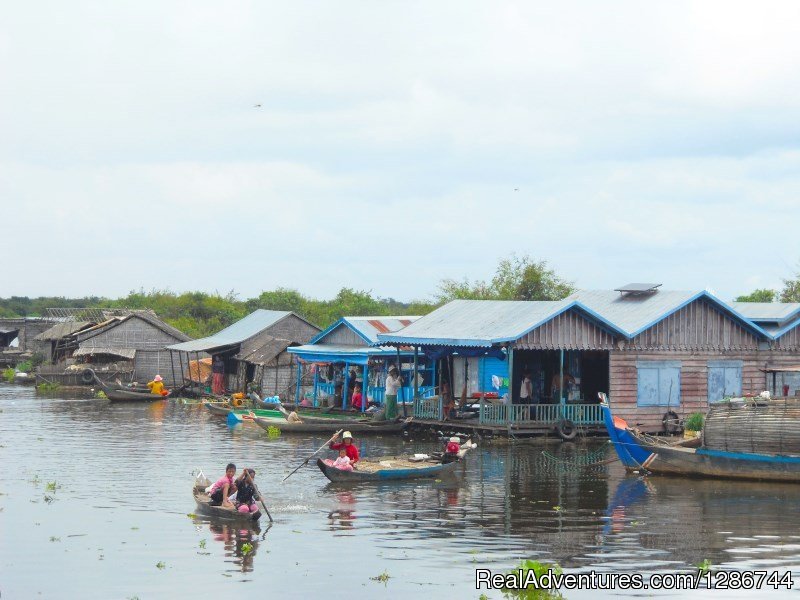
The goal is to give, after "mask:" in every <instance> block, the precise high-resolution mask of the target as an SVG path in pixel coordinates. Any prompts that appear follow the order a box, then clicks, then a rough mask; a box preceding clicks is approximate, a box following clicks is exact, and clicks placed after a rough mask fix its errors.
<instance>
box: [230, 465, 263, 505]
mask: <svg viewBox="0 0 800 600" xmlns="http://www.w3.org/2000/svg"><path fill="white" fill-rule="evenodd" d="M255 478H256V471H255V469H243V470H242V474H241V475H240V476H239V478H238V479H237V480H236V482H235V483H236V500H235V501H234V506H236V510H238V511H239V512H240V513H254V512H258V505H257V504H256V500H258V494H256V487H255V485H253V480H254V479H255Z"/></svg>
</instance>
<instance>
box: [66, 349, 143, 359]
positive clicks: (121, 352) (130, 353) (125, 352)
mask: <svg viewBox="0 0 800 600" xmlns="http://www.w3.org/2000/svg"><path fill="white" fill-rule="evenodd" d="M96 354H108V355H110V356H119V357H120V358H124V359H126V360H133V359H134V357H135V356H136V350H135V349H134V348H78V349H77V350H75V352H74V353H73V356H94V355H96Z"/></svg>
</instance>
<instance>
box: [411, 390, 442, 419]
mask: <svg viewBox="0 0 800 600" xmlns="http://www.w3.org/2000/svg"><path fill="white" fill-rule="evenodd" d="M414 418H415V419H428V420H433V421H441V420H442V419H443V418H444V406H443V403H442V398H441V397H439V396H427V397H424V398H423V397H422V396H419V397H417V399H416V400H414Z"/></svg>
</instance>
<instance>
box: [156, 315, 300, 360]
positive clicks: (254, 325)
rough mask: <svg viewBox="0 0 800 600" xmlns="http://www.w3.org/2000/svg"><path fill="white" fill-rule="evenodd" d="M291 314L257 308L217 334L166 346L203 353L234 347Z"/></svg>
mask: <svg viewBox="0 0 800 600" xmlns="http://www.w3.org/2000/svg"><path fill="white" fill-rule="evenodd" d="M291 314H292V313H291V312H290V311H287V310H264V309H263V308H259V309H258V310H256V311H255V312H252V313H250V314H249V315H247V316H246V317H245V318H244V319H240V320H239V321H236V323H234V324H233V325H230V326H228V327H226V328H225V329H223V330H222V331H220V332H219V333H215V334H214V335H211V336H208V337H204V338H200V339H199V340H193V341H191V342H183V343H182V344H174V345H172V346H167V348H169V349H170V350H180V351H182V352H204V351H207V350H213V349H215V348H223V347H225V346H235V345H237V344H241V343H242V342H244V341H245V340H247V339H249V338H251V337H253V336H254V335H256V334H257V333H260V332H262V331H264V330H265V329H267V328H269V327H271V326H273V325H275V323H277V322H278V321H280V320H281V319H284V318H286V317H288V316H289V315H291Z"/></svg>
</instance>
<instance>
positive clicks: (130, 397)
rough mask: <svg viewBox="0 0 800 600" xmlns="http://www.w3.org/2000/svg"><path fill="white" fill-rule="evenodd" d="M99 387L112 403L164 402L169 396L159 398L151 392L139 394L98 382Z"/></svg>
mask: <svg viewBox="0 0 800 600" xmlns="http://www.w3.org/2000/svg"><path fill="white" fill-rule="evenodd" d="M97 385H98V387H99V388H100V389H101V390H103V393H104V394H105V395H106V398H108V399H109V400H110V401H111V402H155V401H156V400H164V399H166V398H167V397H168V395H167V396H159V395H158V394H151V393H150V392H137V391H132V390H126V389H124V388H112V387H109V386H108V385H106V384H104V383H102V382H100V380H99V379H98V380H97Z"/></svg>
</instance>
